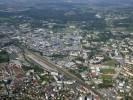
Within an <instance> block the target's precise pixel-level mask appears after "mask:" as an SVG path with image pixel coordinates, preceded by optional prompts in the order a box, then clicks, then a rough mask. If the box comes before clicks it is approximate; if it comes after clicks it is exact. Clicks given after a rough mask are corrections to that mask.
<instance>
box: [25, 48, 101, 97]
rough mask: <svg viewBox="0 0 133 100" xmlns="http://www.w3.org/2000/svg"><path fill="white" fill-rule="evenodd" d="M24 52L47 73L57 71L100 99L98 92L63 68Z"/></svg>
mask: <svg viewBox="0 0 133 100" xmlns="http://www.w3.org/2000/svg"><path fill="white" fill-rule="evenodd" d="M24 51H25V56H26V57H28V58H29V59H31V60H33V61H34V62H36V63H37V64H39V65H40V66H42V67H43V69H48V70H49V71H50V70H51V71H58V72H59V73H61V74H63V75H65V76H66V77H69V78H71V79H74V80H76V82H77V83H79V84H80V85H82V86H84V87H86V88H87V89H89V90H90V92H91V93H92V94H94V95H98V96H99V97H101V98H102V96H101V94H100V93H99V92H97V91H96V90H95V89H92V88H91V87H90V86H89V85H88V84H86V83H85V82H84V81H83V80H81V79H80V78H78V77H77V76H75V75H74V74H73V73H70V72H69V71H68V70H66V69H64V68H63V67H61V66H58V65H56V64H54V63H52V61H50V60H48V59H47V58H46V57H42V56H40V55H38V54H36V53H33V52H31V51H28V50H24Z"/></svg>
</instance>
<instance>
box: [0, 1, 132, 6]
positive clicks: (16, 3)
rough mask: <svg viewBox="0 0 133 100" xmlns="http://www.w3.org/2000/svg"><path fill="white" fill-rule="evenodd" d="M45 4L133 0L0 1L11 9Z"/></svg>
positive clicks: (116, 2) (123, 3) (120, 4)
mask: <svg viewBox="0 0 133 100" xmlns="http://www.w3.org/2000/svg"><path fill="white" fill-rule="evenodd" d="M43 3H45V4H46V3H55V4H56V3H79V4H80V3H84V4H87V3H88V4H92V5H102V6H107V5H119V6H124V5H129V6H132V5H133V0H0V5H6V6H7V5H8V6H9V7H10V6H11V7H14V6H31V5H32V6H34V5H37V4H43Z"/></svg>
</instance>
